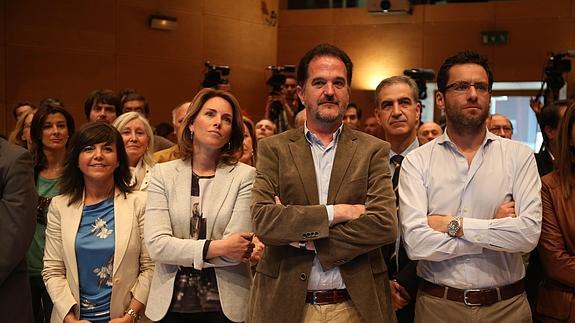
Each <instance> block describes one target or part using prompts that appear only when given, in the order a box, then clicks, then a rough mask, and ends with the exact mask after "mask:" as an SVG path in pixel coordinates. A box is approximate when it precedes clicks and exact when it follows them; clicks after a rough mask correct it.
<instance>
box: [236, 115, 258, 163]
mask: <svg viewBox="0 0 575 323" xmlns="http://www.w3.org/2000/svg"><path fill="white" fill-rule="evenodd" d="M242 120H243V121H244V141H243V149H242V152H241V157H240V161H241V162H242V163H244V164H246V165H250V166H253V167H255V166H256V156H257V155H256V153H257V150H258V149H257V148H258V147H257V141H256V132H255V127H254V123H253V121H252V120H250V118H248V117H245V116H244V117H242Z"/></svg>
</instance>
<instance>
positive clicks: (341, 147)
mask: <svg viewBox="0 0 575 323" xmlns="http://www.w3.org/2000/svg"><path fill="white" fill-rule="evenodd" d="M355 140H356V137H355V136H354V135H353V132H352V131H350V130H348V129H346V127H345V126H344V127H343V129H342V131H341V134H340V136H339V139H338V142H337V150H336V152H335V157H334V160H333V168H332V170H331V177H330V180H329V190H328V194H327V204H335V198H336V196H337V192H339V189H340V187H341V184H342V182H343V179H344V176H345V173H346V172H347V169H348V167H349V165H350V163H351V160H352V159H353V156H354V155H355V151H356V149H357V145H356V143H355Z"/></svg>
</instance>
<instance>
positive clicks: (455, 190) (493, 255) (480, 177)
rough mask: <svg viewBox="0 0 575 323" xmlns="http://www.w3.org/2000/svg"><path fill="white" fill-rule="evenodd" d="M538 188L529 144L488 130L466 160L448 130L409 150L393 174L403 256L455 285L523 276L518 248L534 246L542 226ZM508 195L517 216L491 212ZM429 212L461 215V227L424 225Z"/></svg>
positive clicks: (424, 273) (422, 272)
mask: <svg viewBox="0 0 575 323" xmlns="http://www.w3.org/2000/svg"><path fill="white" fill-rule="evenodd" d="M540 190H541V182H540V180H539V176H538V173H537V167H536V164H535V159H534V157H533V152H532V151H531V150H530V149H529V148H528V147H527V146H525V145H523V144H521V143H519V142H515V141H512V140H508V139H504V138H501V137H498V136H497V135H494V134H492V133H490V132H487V134H486V137H485V139H484V141H483V143H482V145H481V147H480V148H479V149H478V150H477V152H476V154H475V156H474V157H473V160H472V162H471V164H470V165H468V163H467V160H466V158H465V156H464V155H463V154H462V153H461V152H460V151H459V149H458V148H457V147H456V145H455V144H454V143H453V142H452V141H451V140H450V139H449V136H448V134H447V132H446V133H444V134H443V135H442V136H440V137H439V138H437V140H436V141H435V142H431V143H428V144H426V145H423V146H421V147H420V148H418V149H416V150H414V151H413V152H411V153H410V154H408V155H407V157H406V158H405V159H404V160H403V163H402V168H401V173H400V179H399V196H400V221H401V226H402V229H403V232H404V235H403V239H404V243H405V247H406V251H407V253H408V255H409V257H410V258H411V259H412V260H420V261H419V264H418V267H417V273H418V276H420V277H422V278H423V279H426V280H428V281H430V282H433V283H435V284H440V285H445V286H450V287H455V288H460V289H467V288H485V287H496V286H503V285H508V284H511V283H513V282H516V281H518V280H520V279H522V278H523V277H524V276H525V268H524V265H523V261H522V258H521V253H526V252H530V251H531V250H532V249H533V248H535V246H536V245H537V241H538V240H539V235H540V232H541V195H540ZM511 199H513V200H514V201H515V214H516V215H517V217H515V218H511V217H506V218H502V219H495V213H496V211H497V208H498V207H499V206H500V205H501V204H502V203H504V202H507V201H509V200H511ZM428 214H443V215H454V216H455V215H460V216H462V217H463V232H464V235H463V236H462V237H460V238H456V237H450V236H449V235H447V234H446V233H441V232H438V231H435V230H433V229H431V228H430V227H429V225H428V224H427V215H428Z"/></svg>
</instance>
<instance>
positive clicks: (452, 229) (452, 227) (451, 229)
mask: <svg viewBox="0 0 575 323" xmlns="http://www.w3.org/2000/svg"><path fill="white" fill-rule="evenodd" d="M457 231H459V221H457V220H456V219H453V220H451V221H449V224H448V225H447V233H448V234H449V235H451V236H454V235H455V234H456V233H457Z"/></svg>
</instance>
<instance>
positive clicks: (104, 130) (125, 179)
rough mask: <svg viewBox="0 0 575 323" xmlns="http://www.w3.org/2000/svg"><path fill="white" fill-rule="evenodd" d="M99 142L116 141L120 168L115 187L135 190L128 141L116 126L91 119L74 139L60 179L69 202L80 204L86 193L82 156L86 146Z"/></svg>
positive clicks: (125, 190)
mask: <svg viewBox="0 0 575 323" xmlns="http://www.w3.org/2000/svg"><path fill="white" fill-rule="evenodd" d="M99 143H106V144H115V145H116V154H117V158H118V167H116V169H115V170H114V183H115V187H116V188H117V189H119V190H120V191H121V192H122V193H124V194H127V193H129V192H131V191H132V187H131V186H130V180H131V178H132V174H131V173H130V167H129V166H128V155H127V154H126V149H125V147H124V140H123V139H122V135H121V134H120V132H119V131H118V130H117V129H116V128H114V126H112V125H110V124H107V123H105V122H102V121H95V122H88V123H86V124H84V125H82V126H81V127H80V129H78V131H77V132H76V133H74V135H73V136H72V139H70V144H69V151H68V155H67V156H66V160H65V162H64V171H63V172H62V178H61V180H60V194H64V195H67V196H68V197H69V200H68V205H72V204H75V203H80V202H81V199H82V196H83V194H84V185H85V183H84V174H83V173H82V171H81V170H80V168H79V167H78V158H79V156H80V152H81V151H82V149H84V147H86V146H90V145H95V144H99Z"/></svg>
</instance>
